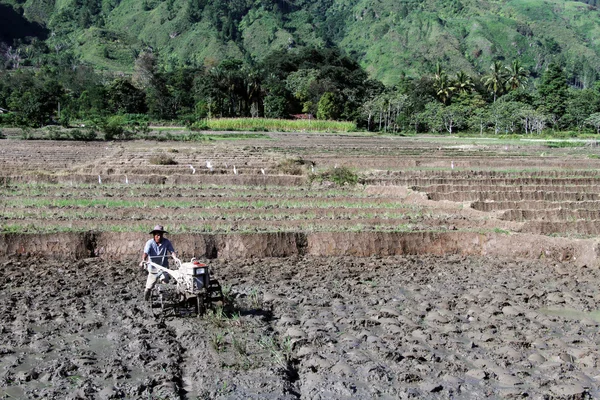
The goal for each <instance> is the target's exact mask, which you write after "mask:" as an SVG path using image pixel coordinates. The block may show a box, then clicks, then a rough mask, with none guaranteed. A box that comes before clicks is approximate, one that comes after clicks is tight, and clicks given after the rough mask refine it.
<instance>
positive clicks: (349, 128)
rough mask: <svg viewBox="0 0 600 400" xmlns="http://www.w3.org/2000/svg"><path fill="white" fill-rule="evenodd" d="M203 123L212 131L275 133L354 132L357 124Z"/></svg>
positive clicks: (225, 120)
mask: <svg viewBox="0 0 600 400" xmlns="http://www.w3.org/2000/svg"><path fill="white" fill-rule="evenodd" d="M202 123H203V124H204V125H205V126H206V127H208V128H209V129H212V130H222V131H232V130H234V131H275V132H303V131H306V132H354V131H356V124H355V123H354V122H347V121H326V120H318V119H298V120H290V119H274V118H209V119H206V120H203V121H202Z"/></svg>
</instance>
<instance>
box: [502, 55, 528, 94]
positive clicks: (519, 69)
mask: <svg viewBox="0 0 600 400" xmlns="http://www.w3.org/2000/svg"><path fill="white" fill-rule="evenodd" d="M506 72H507V78H506V87H507V89H508V90H516V89H518V88H520V87H521V86H524V85H525V84H526V83H527V77H528V76H529V73H528V72H527V70H526V69H525V68H523V66H522V65H521V62H520V61H519V60H514V61H513V62H512V64H511V65H510V66H509V67H506Z"/></svg>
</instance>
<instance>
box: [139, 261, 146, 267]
mask: <svg viewBox="0 0 600 400" xmlns="http://www.w3.org/2000/svg"><path fill="white" fill-rule="evenodd" d="M140 268H142V269H146V261H144V260H142V262H140Z"/></svg>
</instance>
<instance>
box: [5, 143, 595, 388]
mask: <svg viewBox="0 0 600 400" xmlns="http://www.w3.org/2000/svg"><path fill="white" fill-rule="evenodd" d="M1 142H2V143H1V145H2V146H1V149H0V162H1V163H2V166H3V168H2V171H0V194H1V195H0V210H2V211H1V214H0V216H1V217H2V220H1V221H0V231H2V234H0V257H2V258H1V261H0V262H1V263H2V266H1V268H0V318H1V320H2V321H3V323H2V324H0V333H1V334H2V338H3V343H2V344H1V345H0V398H2V397H5V398H39V399H55V398H56V399H58V398H61V399H62V398H67V399H111V398H131V399H196V398H206V399H213V398H235V399H247V398H256V399H298V398H304V399H331V398H335V399H341V398H358V399H366V398H390V399H391V398H394V399H396V398H409V397H412V398H431V399H450V398H452V399H456V398H460V399H479V398H484V397H490V398H519V397H531V398H560V399H562V398H565V399H579V398H597V397H600V383H599V382H600V376H599V375H598V372H597V369H598V365H599V363H600V361H599V357H600V354H599V352H598V349H597V347H598V340H599V338H598V334H597V332H598V324H599V323H598V321H600V312H599V311H598V309H599V308H600V307H599V306H598V301H600V294H599V292H598V287H600V273H599V267H600V260H599V256H600V245H599V243H598V241H597V239H596V237H595V235H596V234H597V230H598V228H597V226H598V211H599V210H600V206H599V204H600V200H598V193H600V192H599V191H598V190H597V189H595V188H596V187H598V183H599V182H598V181H599V179H600V176H599V175H597V170H598V169H600V159H599V157H598V154H597V153H598V149H596V148H592V147H582V148H565V149H560V148H550V147H548V146H546V145H545V144H544V143H543V142H530V143H526V142H520V143H521V144H518V145H515V144H503V143H500V142H497V143H496V142H495V141H491V140H490V141H482V143H483V144H465V142H464V141H460V140H453V139H447V138H439V139H407V138H376V137H360V136H357V137H352V136H343V137H334V136H329V135H305V134H270V138H269V139H253V140H251V141H236V142H224V141H218V142H207V143H201V144H198V143H192V144H190V143H183V142H160V143H150V142H138V141H134V142H115V143H103V142H96V143H74V142H46V141H19V140H2V141H1ZM515 143H516V142H515ZM158 153H164V154H167V155H168V156H171V157H173V158H174V160H175V161H176V162H177V164H176V165H165V166H162V165H152V164H150V163H149V160H150V159H151V158H152V156H155V155H156V154H158ZM290 159H291V160H294V159H295V160H298V159H301V160H304V161H303V163H301V164H299V165H300V166H298V168H297V169H295V170H294V171H291V170H290V169H287V167H282V165H289V162H288V161H289V160H290ZM208 160H210V161H211V162H212V164H213V165H214V168H213V171H210V170H208V169H207V168H206V167H205V163H206V161H208ZM189 165H192V168H190V166H189ZM234 166H235V168H236V172H237V173H234V172H233V167H234ZM311 166H312V167H313V168H315V173H317V174H318V173H319V172H322V171H326V170H330V169H333V168H335V167H336V166H337V167H342V166H345V167H350V168H353V169H354V170H355V171H357V173H359V175H360V177H361V183H360V184H359V186H358V187H342V188H337V187H335V185H333V184H332V183H331V182H322V183H316V182H313V183H312V185H311V184H310V183H309V180H310V179H309V177H310V175H311V173H312V170H311ZM192 171H193V172H192ZM292 172H293V173H294V175H292V174H291V173H292ZM99 178H101V181H102V182H99ZM35 182H37V183H41V184H42V183H43V184H45V186H42V188H43V190H42V191H41V192H40V191H39V190H38V191H36V187H35V185H33V186H27V185H25V184H32V183H35ZM125 182H127V183H125ZM48 184H49V185H48ZM332 189H335V190H337V192H334V191H332ZM244 191H245V192H244ZM242 192H244V193H242ZM306 193H310V196H307V195H306ZM42 199H43V200H47V201H49V203H48V204H49V205H48V206H44V207H40V208H39V209H34V208H32V207H31V206H30V205H29V201H30V200H31V201H34V200H37V201H40V200H42ZM62 199H76V200H85V199H100V200H102V201H106V202H107V203H108V202H110V201H113V200H120V201H129V202H130V204H133V203H135V202H136V201H138V200H139V201H140V202H141V204H142V205H139V206H131V207H121V208H119V207H113V206H105V205H102V204H96V205H94V206H90V207H79V206H75V205H69V206H62V205H61V203H60V200H62ZM150 199H160V200H164V201H165V205H162V206H156V207H154V206H153V207H150V206H148V205H147V203H144V201H146V200H150ZM215 199H217V200H218V201H220V200H222V202H223V206H222V207H221V208H219V206H215V207H214V209H211V210H208V208H207V207H206V206H205V205H207V204H212V203H209V202H214V201H215ZM278 199H280V200H281V203H280V204H278V203H277V202H278ZM53 201H56V204H54V203H52V202H53ZM228 201H229V202H235V203H236V204H235V205H233V206H227V207H225V204H227V202H228ZM244 201H247V203H248V204H251V203H252V202H253V203H252V204H254V205H253V206H252V207H249V206H248V207H246V206H243V205H238V204H237V203H243V202H244ZM185 202H187V203H190V202H197V205H193V206H183V204H184V203H185ZM261 202H262V203H264V204H266V205H263V206H261V205H257V204H259V203H261ZM21 203H22V204H21ZM284 204H287V206H284ZM294 204H298V205H294ZM253 207H254V208H253ZM207 210H208V211H207ZM369 210H370V212H369ZM386 210H388V211H389V212H390V213H389V215H386ZM219 214H221V218H219ZM157 221H158V222H162V223H164V224H165V225H167V227H168V228H169V230H170V231H171V232H172V233H171V234H170V235H169V238H170V239H172V241H173V243H174V244H175V246H176V248H177V249H178V251H179V253H180V255H181V256H182V258H184V259H189V258H191V257H200V258H201V259H202V260H204V261H205V262H207V263H208V264H209V265H210V266H211V267H212V268H213V271H214V273H215V276H216V277H217V278H218V279H219V281H220V282H221V284H222V285H223V287H224V288H225V289H226V294H227V296H226V298H227V301H226V302H225V304H224V307H223V308H222V309H215V310H212V311H211V312H209V313H207V314H206V315H204V316H202V317H200V318H196V317H195V316H190V315H187V314H185V313H183V314H181V313H179V314H177V315H174V314H173V313H169V310H166V312H164V311H161V310H160V308H157V307H153V306H152V304H147V303H144V302H143V301H142V292H143V285H144V282H145V274H144V273H143V272H142V271H140V268H139V267H138V266H137V263H138V262H139V258H140V251H141V246H142V244H143V242H144V241H145V240H146V239H147V238H148V234H147V229H148V228H149V227H151V226H153V225H154V224H155V223H156V222H157ZM13 225H16V226H19V227H20V229H21V232H20V233H10V229H9V227H10V226H13ZM205 225H206V226H207V229H206V230H205V229H204V228H201V227H202V226H205ZM47 226H52V227H55V228H60V230H66V231H67V232H64V233H45V234H39V233H38V232H39V230H37V229H38V228H39V227H47ZM178 226H185V227H186V229H187V230H183V229H182V230H179V231H178V230H177V227H178ZM69 230H70V231H69ZM116 231H118V232H116ZM23 232H25V233H23ZM27 232H30V233H27ZM253 232H254V233H253ZM217 310H221V311H217Z"/></svg>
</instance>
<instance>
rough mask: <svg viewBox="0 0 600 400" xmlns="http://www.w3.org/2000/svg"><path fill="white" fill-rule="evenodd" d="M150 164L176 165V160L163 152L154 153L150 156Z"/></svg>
mask: <svg viewBox="0 0 600 400" xmlns="http://www.w3.org/2000/svg"><path fill="white" fill-rule="evenodd" d="M149 161H150V164H152V165H176V164H177V161H175V160H174V159H173V157H171V156H168V155H166V154H164V153H160V154H156V155H153V156H152V157H150V160H149Z"/></svg>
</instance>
